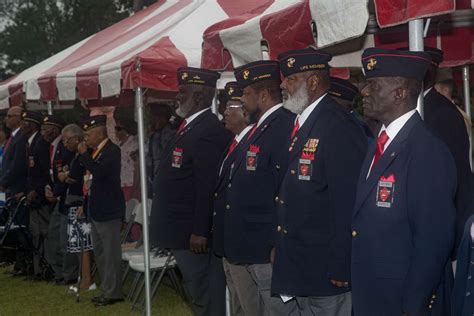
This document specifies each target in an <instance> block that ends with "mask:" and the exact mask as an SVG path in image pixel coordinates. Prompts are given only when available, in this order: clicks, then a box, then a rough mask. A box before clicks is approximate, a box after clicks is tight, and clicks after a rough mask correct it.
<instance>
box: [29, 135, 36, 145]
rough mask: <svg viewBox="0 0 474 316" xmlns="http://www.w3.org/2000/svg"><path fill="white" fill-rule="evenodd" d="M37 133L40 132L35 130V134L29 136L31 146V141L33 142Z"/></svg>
mask: <svg viewBox="0 0 474 316" xmlns="http://www.w3.org/2000/svg"><path fill="white" fill-rule="evenodd" d="M36 134H38V132H34V133H33V135H31V136H30V138H28V145H29V146H31V143H32V142H33V139H34V138H35V136H36Z"/></svg>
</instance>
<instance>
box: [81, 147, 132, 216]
mask: <svg viewBox="0 0 474 316" xmlns="http://www.w3.org/2000/svg"><path fill="white" fill-rule="evenodd" d="M77 160H78V161H79V162H80V163H81V164H82V165H83V166H84V167H85V168H86V169H87V170H89V172H90V173H91V174H92V185H91V188H90V192H89V196H88V203H87V204H86V207H87V210H86V211H87V215H88V216H90V217H91V218H92V219H93V220H94V221H96V222H105V221H111V220H114V219H123V217H124V216H125V199H124V196H123V192H122V188H121V183H120V170H121V154H120V147H118V146H117V145H115V144H114V143H112V141H111V140H108V141H107V143H106V144H105V146H104V147H103V148H102V150H101V151H100V153H99V154H98V155H97V157H96V158H95V159H93V158H92V156H91V154H90V153H89V152H86V153H84V154H81V155H79V156H78V157H77Z"/></svg>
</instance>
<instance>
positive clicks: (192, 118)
mask: <svg viewBox="0 0 474 316" xmlns="http://www.w3.org/2000/svg"><path fill="white" fill-rule="evenodd" d="M210 108H211V107H208V108H205V109H204V110H201V111H199V112H196V113H194V114H193V115H191V116H190V117H188V118H186V125H184V126H188V125H189V123H191V122H192V121H193V120H194V119H196V117H198V116H199V115H201V114H202V113H204V112H206V111H207V110H209V109H210Z"/></svg>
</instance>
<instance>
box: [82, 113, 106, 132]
mask: <svg viewBox="0 0 474 316" xmlns="http://www.w3.org/2000/svg"><path fill="white" fill-rule="evenodd" d="M106 122H107V116H105V115H94V116H91V117H88V118H87V119H86V120H84V122H83V123H82V129H83V130H85V131H88V130H90V129H93V128H96V127H99V126H105V123H106Z"/></svg>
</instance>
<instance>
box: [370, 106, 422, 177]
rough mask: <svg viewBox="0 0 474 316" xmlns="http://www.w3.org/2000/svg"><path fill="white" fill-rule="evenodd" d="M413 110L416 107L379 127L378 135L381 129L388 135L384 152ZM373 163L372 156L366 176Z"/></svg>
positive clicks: (413, 112)
mask: <svg viewBox="0 0 474 316" xmlns="http://www.w3.org/2000/svg"><path fill="white" fill-rule="evenodd" d="M415 112H416V109H415V110H411V111H409V112H407V113H405V114H403V115H402V116H400V117H399V118H397V119H396V120H395V121H393V122H392V123H390V125H389V126H387V127H385V125H382V128H381V129H380V132H379V135H378V136H380V134H382V132H383V131H385V133H387V135H388V141H387V142H386V143H385V146H384V147H383V151H384V152H385V149H387V148H388V146H389V145H390V143H391V142H392V141H393V139H394V138H395V137H396V136H397V134H398V132H400V130H401V129H402V128H403V126H405V124H406V123H407V122H408V120H409V119H410V118H411V117H412V116H413V114H415ZM377 138H378V137H377ZM382 154H383V152H382ZM374 157H375V155H374ZM373 164H374V158H372V162H371V164H370V168H369V172H368V173H367V178H368V177H369V175H370V171H371V170H372V165H373Z"/></svg>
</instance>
